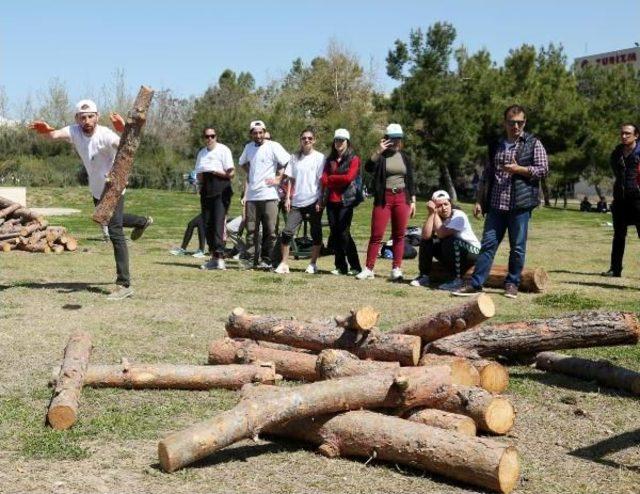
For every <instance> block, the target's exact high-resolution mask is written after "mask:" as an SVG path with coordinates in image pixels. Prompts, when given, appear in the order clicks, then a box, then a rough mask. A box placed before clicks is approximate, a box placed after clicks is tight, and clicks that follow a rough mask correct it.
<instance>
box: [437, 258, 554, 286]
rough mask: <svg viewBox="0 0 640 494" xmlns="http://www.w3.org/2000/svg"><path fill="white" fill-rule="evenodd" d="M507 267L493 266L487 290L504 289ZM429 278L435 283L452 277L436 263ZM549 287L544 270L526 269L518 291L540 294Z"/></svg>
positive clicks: (470, 270)
mask: <svg viewBox="0 0 640 494" xmlns="http://www.w3.org/2000/svg"><path fill="white" fill-rule="evenodd" d="M473 269H474V268H473V266H471V267H470V268H469V269H468V270H467V272H466V273H465V275H464V278H465V279H469V278H471V275H472V274H473ZM508 271H509V270H508V267H507V266H501V265H496V264H494V265H493V266H491V271H490V272H489V277H488V278H487V281H485V283H484V286H486V287H487V288H504V279H505V277H506V276H507V273H508ZM429 277H430V278H431V279H433V280H434V281H445V280H447V279H448V278H450V277H451V273H449V272H448V271H447V270H446V269H445V268H444V266H443V265H442V264H440V263H439V262H434V263H433V265H432V266H431V273H429ZM548 285H549V275H548V274H547V272H546V271H545V270H544V268H524V269H523V270H522V278H521V279H520V286H519V287H518V289H519V290H520V291H521V292H531V293H540V292H544V291H546V289H547V287H548Z"/></svg>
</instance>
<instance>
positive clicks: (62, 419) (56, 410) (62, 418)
mask: <svg viewBox="0 0 640 494" xmlns="http://www.w3.org/2000/svg"><path fill="white" fill-rule="evenodd" d="M76 418H77V415H76V410H74V409H73V408H72V407H69V406H65V405H60V406H56V407H53V408H50V409H49V413H47V423H48V424H49V425H50V426H51V428H52V429H55V430H57V431H64V430H66V429H69V428H70V427H71V426H72V425H73V424H75V422H76Z"/></svg>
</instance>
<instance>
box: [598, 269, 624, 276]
mask: <svg viewBox="0 0 640 494" xmlns="http://www.w3.org/2000/svg"><path fill="white" fill-rule="evenodd" d="M600 276H606V277H607V278H620V277H621V276H622V274H621V273H616V272H615V271H614V270H613V269H610V270H609V271H604V272H602V273H600Z"/></svg>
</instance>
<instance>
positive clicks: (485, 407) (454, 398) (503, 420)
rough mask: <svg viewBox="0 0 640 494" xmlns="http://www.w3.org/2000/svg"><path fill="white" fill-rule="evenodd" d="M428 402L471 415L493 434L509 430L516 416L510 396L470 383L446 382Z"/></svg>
mask: <svg viewBox="0 0 640 494" xmlns="http://www.w3.org/2000/svg"><path fill="white" fill-rule="evenodd" d="M424 406H425V407H427V408H436V409H438V410H444V411H445V412H451V413H458V414H461V415H467V416H468V417H471V418H472V419H473V420H474V421H475V423H476V425H477V427H478V429H480V430H482V431H485V432H490V433H491V434H506V433H507V432H509V431H510V430H511V429H512V428H513V423H514V422H515V419H516V412H515V410H514V408H513V405H512V404H511V402H509V400H507V399H506V398H504V397H502V396H494V395H492V394H491V393H489V392H488V391H486V390H484V389H482V388H476V387H470V386H457V385H453V386H442V387H441V388H440V389H439V390H438V392H436V393H434V394H432V395H431V399H430V400H428V401H427V403H425V405H424Z"/></svg>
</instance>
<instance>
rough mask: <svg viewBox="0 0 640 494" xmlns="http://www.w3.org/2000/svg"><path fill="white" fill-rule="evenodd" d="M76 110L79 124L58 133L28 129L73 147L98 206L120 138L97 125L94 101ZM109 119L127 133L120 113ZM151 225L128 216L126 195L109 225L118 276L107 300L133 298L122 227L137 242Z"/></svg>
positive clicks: (42, 125) (35, 126) (38, 126)
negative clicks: (129, 231) (125, 209)
mask: <svg viewBox="0 0 640 494" xmlns="http://www.w3.org/2000/svg"><path fill="white" fill-rule="evenodd" d="M75 111H76V113H75V121H76V123H75V124H74V125H69V126H66V127H63V128H62V129H58V130H56V129H54V128H53V127H51V126H50V125H49V124H48V123H46V122H44V121H42V120H36V121H34V122H32V123H31V124H30V125H29V128H30V129H31V130H35V131H36V132H37V133H39V134H40V135H42V136H43V137H44V138H46V139H53V140H62V141H67V142H69V143H71V144H73V146H74V148H75V150H76V152H77V153H78V155H80V158H81V159H82V163H83V164H84V167H85V168H86V170H87V175H88V177H89V189H90V190H91V195H92V196H93V203H94V205H97V204H98V203H99V202H100V197H101V196H102V190H103V189H104V185H105V178H106V177H107V175H108V174H109V172H110V171H111V168H112V167H113V161H114V159H115V157H116V151H117V149H118V146H119V144H120V137H119V136H118V134H116V133H115V132H113V131H112V130H111V129H109V128H108V127H103V126H102V125H98V119H99V118H100V114H99V113H98V107H97V105H96V104H95V103H94V102H93V101H91V100H88V99H85V100H81V101H79V102H78V103H77V104H76V106H75ZM109 117H110V119H111V122H112V124H113V126H114V128H115V129H116V130H117V131H118V132H122V131H123V130H124V120H123V118H122V117H121V116H120V115H118V114H117V113H111V114H110V115H109ZM152 223H153V218H151V217H150V216H149V217H144V216H137V215H133V214H125V212H124V193H123V194H122V196H121V197H120V200H119V201H118V205H117V207H116V209H115V211H114V213H113V216H112V217H111V220H110V221H109V225H108V229H109V238H110V239H111V243H112V244H113V253H114V256H115V259H116V273H117V278H116V289H115V290H113V291H112V292H111V293H110V294H109V296H108V297H107V298H108V299H109V300H122V299H125V298H128V297H131V296H132V295H133V288H131V278H130V275H129V251H128V249H127V242H126V240H125V238H124V231H123V227H124V226H127V227H133V231H132V232H131V240H137V239H139V238H140V237H141V236H142V234H143V232H144V231H145V229H146V228H147V227H149V226H150V225H151V224H152Z"/></svg>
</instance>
